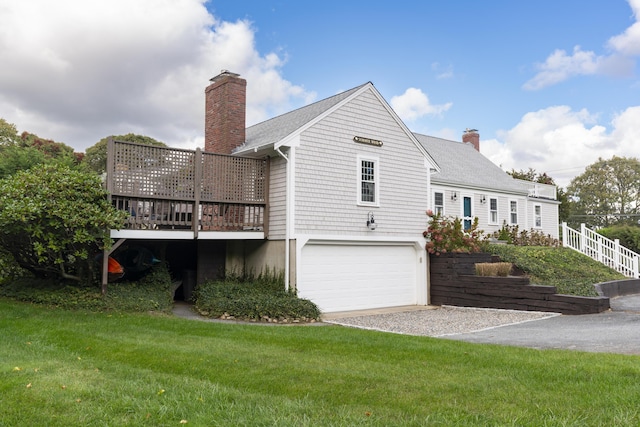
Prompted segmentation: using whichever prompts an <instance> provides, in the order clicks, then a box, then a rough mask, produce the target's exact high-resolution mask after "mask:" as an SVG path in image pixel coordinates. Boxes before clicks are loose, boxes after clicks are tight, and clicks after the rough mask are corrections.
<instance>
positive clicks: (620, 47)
mask: <svg viewBox="0 0 640 427" xmlns="http://www.w3.org/2000/svg"><path fill="white" fill-rule="evenodd" d="M628 1H629V5H630V6H631V9H632V10H633V13H634V16H635V19H636V22H635V23H634V24H632V25H631V26H630V27H629V28H627V29H626V30H625V31H624V32H623V33H622V34H620V35H617V36H614V37H611V38H610V39H609V41H608V42H607V46H608V47H609V49H611V51H612V52H611V53H610V54H607V55H598V54H596V53H595V52H593V51H585V50H582V49H581V48H580V46H575V47H574V48H573V52H572V53H571V54H567V52H566V51H565V50H562V49H556V50H555V51H554V52H553V53H551V55H549V56H548V57H547V59H546V60H545V62H544V63H542V64H536V68H537V70H538V73H537V74H536V75H535V76H534V77H533V78H532V79H530V80H528V81H527V82H525V84H524V85H523V86H522V87H523V89H526V90H539V89H543V88H545V87H548V86H552V85H554V84H557V83H560V82H563V81H565V80H567V79H569V78H571V77H574V76H580V75H594V74H601V75H612V76H629V75H632V73H633V68H634V66H635V61H634V60H633V59H632V58H631V57H633V56H637V55H640V21H638V19H640V0H628Z"/></svg>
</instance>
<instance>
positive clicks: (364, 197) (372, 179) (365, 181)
mask: <svg viewBox="0 0 640 427" xmlns="http://www.w3.org/2000/svg"><path fill="white" fill-rule="evenodd" d="M358 165H359V169H358V203H359V204H362V205H367V206H378V203H379V202H378V194H379V188H378V187H379V183H378V160H377V159H373V158H367V159H365V158H359V159H358Z"/></svg>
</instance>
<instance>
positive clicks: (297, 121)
mask: <svg viewBox="0 0 640 427" xmlns="http://www.w3.org/2000/svg"><path fill="white" fill-rule="evenodd" d="M368 84H370V83H365V84H363V85H360V86H357V87H354V88H353V89H350V90H348V91H345V92H341V93H339V94H337V95H334V96H331V97H329V98H325V99H323V100H321V101H317V102H314V103H313V104H309V105H306V106H304V107H301V108H298V109H297V110H293V111H290V112H288V113H285V114H283V115H281V116H277V117H274V118H272V119H269V120H267V121H264V122H262V123H258V124H256V125H253V126H251V127H248V128H247V130H246V142H245V143H244V144H243V145H241V146H240V147H238V148H237V149H236V150H234V153H235V154H239V153H242V152H247V151H253V150H260V149H262V148H266V147H268V146H270V145H271V146H272V145H273V144H275V143H276V142H278V141H280V140H282V139H283V138H285V137H286V136H288V135H290V134H292V133H293V132H295V131H297V130H298V129H300V128H301V127H303V126H304V125H306V124H307V123H309V122H311V121H312V120H313V119H315V118H317V117H318V116H320V115H322V114H323V113H325V112H326V111H328V110H330V109H331V108H332V107H334V106H335V105H337V104H339V103H340V102H342V101H343V100H345V99H346V98H348V97H349V96H351V95H352V94H353V93H355V92H357V91H358V90H359V89H360V88H362V87H363V86H366V85H368Z"/></svg>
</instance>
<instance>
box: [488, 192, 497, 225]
mask: <svg viewBox="0 0 640 427" xmlns="http://www.w3.org/2000/svg"><path fill="white" fill-rule="evenodd" d="M497 223H498V199H494V198H491V199H489V224H497Z"/></svg>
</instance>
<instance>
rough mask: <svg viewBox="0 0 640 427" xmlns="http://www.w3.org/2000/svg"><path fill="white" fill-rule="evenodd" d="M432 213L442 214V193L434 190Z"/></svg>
mask: <svg viewBox="0 0 640 427" xmlns="http://www.w3.org/2000/svg"><path fill="white" fill-rule="evenodd" d="M433 213H434V214H436V215H444V193H441V192H436V193H434V194H433Z"/></svg>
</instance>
